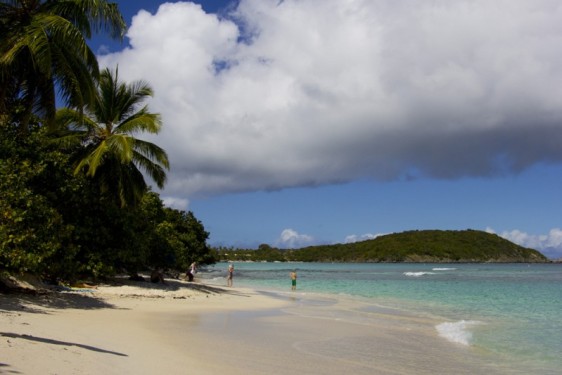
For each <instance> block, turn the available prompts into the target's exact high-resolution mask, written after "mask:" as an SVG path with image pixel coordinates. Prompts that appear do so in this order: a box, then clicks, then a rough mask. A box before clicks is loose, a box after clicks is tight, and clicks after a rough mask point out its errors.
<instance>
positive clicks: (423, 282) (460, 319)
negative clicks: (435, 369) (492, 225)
mask: <svg viewBox="0 0 562 375" xmlns="http://www.w3.org/2000/svg"><path fill="white" fill-rule="evenodd" d="M234 266H235V277H234V286H235V287H236V286H241V287H250V288H254V289H258V290H267V291H270V292H286V291H290V279H289V272H291V271H292V270H293V269H296V271H297V273H298V285H297V289H298V292H299V293H321V294H332V295H345V296H350V297H353V298H357V299H361V300H362V301H366V300H367V301H371V302H372V303H373V305H374V306H375V305H376V306H378V307H387V308H391V309H395V310H401V311H406V312H408V313H411V314H414V315H417V316H427V317H432V318H436V320H437V321H439V322H440V323H439V324H436V327H435V329H436V332H437V334H438V335H440V336H442V338H443V339H444V340H449V341H451V342H454V343H456V344H459V345H466V346H471V347H475V348H478V349H481V350H483V351H485V352H486V353H488V354H490V353H491V354H493V355H494V356H496V357H497V358H498V359H499V360H500V361H506V362H509V363H511V364H512V366H513V368H517V367H518V366H520V368H521V370H522V373H524V372H525V371H527V370H528V371H533V372H535V373H538V374H551V373H552V374H554V373H557V372H556V371H557V369H560V368H562V356H561V353H562V265H560V264H449V265H443V264H403V263H400V264H347V263H346V264H342V263H331V264H325V263H234ZM226 267H227V265H226V264H224V263H223V264H217V265H215V266H212V267H209V268H207V269H206V270H202V272H200V273H199V277H200V278H202V279H205V280H206V282H209V283H215V284H223V283H225V281H224V280H225V279H224V278H225V276H226ZM523 369H526V370H523Z"/></svg>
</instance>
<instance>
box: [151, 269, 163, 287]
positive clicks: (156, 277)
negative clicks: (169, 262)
mask: <svg viewBox="0 0 562 375" xmlns="http://www.w3.org/2000/svg"><path fill="white" fill-rule="evenodd" d="M150 281H151V282H153V283H157V282H161V283H162V284H164V285H166V282H165V281H164V274H163V273H162V269H161V268H157V269H155V270H154V271H152V273H151V274H150Z"/></svg>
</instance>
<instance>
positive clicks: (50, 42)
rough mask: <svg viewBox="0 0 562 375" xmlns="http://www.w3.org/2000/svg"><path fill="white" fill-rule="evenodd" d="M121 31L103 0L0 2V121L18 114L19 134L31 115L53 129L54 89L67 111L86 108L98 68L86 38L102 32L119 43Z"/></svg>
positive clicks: (118, 17) (114, 9)
mask: <svg viewBox="0 0 562 375" xmlns="http://www.w3.org/2000/svg"><path fill="white" fill-rule="evenodd" d="M125 29H126V24H125V21H124V19H123V16H122V15H121V13H120V12H119V10H118V7H117V4H115V3H109V2H108V1H105V0H0V116H1V117H6V115H7V114H9V113H10V114H11V115H14V114H17V116H16V117H15V118H14V119H13V122H15V123H16V124H17V125H19V127H20V129H21V130H22V131H24V132H27V127H28V125H29V121H30V118H31V115H32V114H37V115H39V116H40V117H41V118H43V119H44V120H45V123H47V124H49V125H52V124H53V121H54V117H55V111H56V107H55V105H56V93H55V88H58V90H59V94H60V95H61V97H62V99H63V100H64V101H66V102H67V104H69V105H70V106H75V107H77V108H82V107H83V106H84V105H85V104H88V103H90V102H91V101H92V100H93V98H94V97H95V79H96V78H97V77H98V74H99V69H98V63H97V60H96V56H95V55H94V53H93V52H92V51H91V49H90V48H89V47H88V45H87V44H86V41H85V38H90V37H91V36H92V32H93V31H94V32H98V31H101V30H105V31H108V32H109V33H110V35H111V36H112V37H114V38H119V39H121V38H122V37H123V35H124V33H125ZM16 106H19V108H20V110H19V111H17V112H16V113H14V108H15V107H16Z"/></svg>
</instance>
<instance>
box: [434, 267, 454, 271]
mask: <svg viewBox="0 0 562 375" xmlns="http://www.w3.org/2000/svg"><path fill="white" fill-rule="evenodd" d="M454 270H456V268H447V267H437V268H433V269H432V271H454Z"/></svg>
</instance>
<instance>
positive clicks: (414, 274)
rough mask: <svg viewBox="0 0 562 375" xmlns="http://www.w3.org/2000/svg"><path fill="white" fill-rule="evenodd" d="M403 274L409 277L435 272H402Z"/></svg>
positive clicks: (433, 273)
mask: <svg viewBox="0 0 562 375" xmlns="http://www.w3.org/2000/svg"><path fill="white" fill-rule="evenodd" d="M404 275H406V276H411V277H420V276H424V275H435V272H404Z"/></svg>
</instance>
